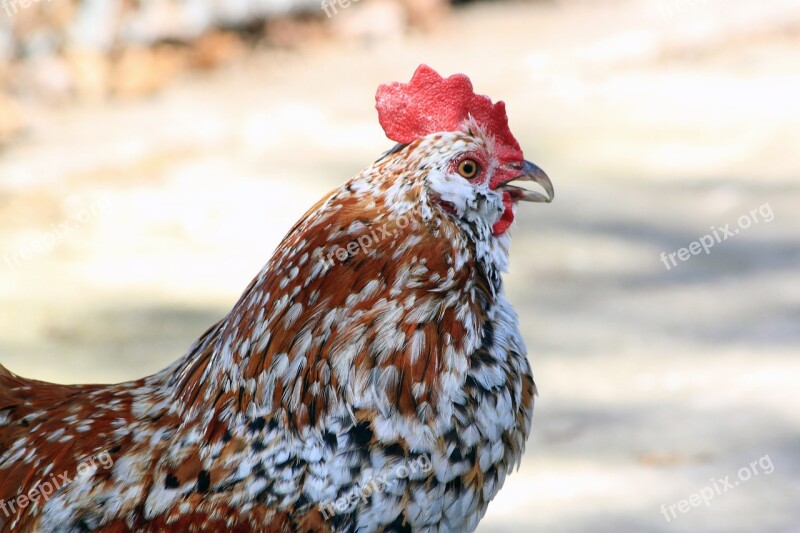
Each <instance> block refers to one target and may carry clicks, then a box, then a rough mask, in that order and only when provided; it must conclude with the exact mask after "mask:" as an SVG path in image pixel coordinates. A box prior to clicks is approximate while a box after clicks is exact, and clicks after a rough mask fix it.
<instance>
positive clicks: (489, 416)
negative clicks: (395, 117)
mask: <svg viewBox="0 0 800 533" xmlns="http://www.w3.org/2000/svg"><path fill="white" fill-rule="evenodd" d="M465 154H467V155H470V156H471V157H476V158H478V159H479V160H480V161H481V163H482V164H481V172H480V174H478V175H477V176H476V178H475V179H465V178H464V177H462V175H459V173H458V172H457V171H456V170H455V167H454V162H457V161H459V160H461V159H463V157H464V155H465ZM501 155H502V154H501V151H500V150H499V148H498V147H497V146H496V138H495V135H494V134H493V132H492V131H489V130H487V128H485V127H484V125H483V124H481V123H479V122H478V121H477V120H476V119H475V118H474V117H467V118H465V119H464V120H462V121H461V122H459V125H458V128H456V129H455V131H435V132H432V133H430V134H427V135H423V136H420V137H419V138H417V139H415V140H414V141H413V142H410V143H405V144H401V145H398V146H397V147H396V148H395V149H394V150H392V151H390V152H388V153H387V154H385V155H384V156H383V157H381V158H380V159H379V160H378V161H376V162H375V163H374V164H373V165H371V166H370V167H368V168H367V169H365V170H364V171H362V172H361V173H359V174H358V175H357V176H355V177H354V178H352V179H351V180H349V181H348V182H346V183H345V184H344V185H342V186H341V187H339V188H338V189H336V190H335V191H333V192H332V193H331V194H330V195H328V196H327V197H325V198H323V199H322V200H321V201H320V202H319V203H318V204H317V205H316V206H314V207H313V208H312V209H311V210H309V212H308V213H307V214H306V215H305V216H304V217H303V218H302V219H301V220H300V221H299V222H298V223H297V224H295V226H294V227H293V228H292V229H291V230H290V231H289V233H288V234H287V236H286V237H285V238H284V240H283V242H282V243H281V245H280V246H279V248H278V249H277V250H276V252H275V253H274V255H273V257H272V258H271V259H270V261H269V262H268V263H267V264H266V266H265V267H264V268H263V269H262V271H261V272H260V273H259V274H258V276H256V278H255V279H254V280H253V282H252V283H251V284H250V286H249V287H248V288H247V289H246V290H245V292H244V294H243V295H242V297H241V298H240V300H239V301H238V303H237V304H236V305H235V306H234V308H233V309H232V311H231V312H230V313H229V314H228V316H227V317H225V318H224V319H223V320H221V321H220V322H219V323H218V324H216V325H215V326H213V327H212V328H210V329H209V330H208V331H207V332H206V333H205V334H204V335H203V336H202V337H201V338H200V339H198V341H197V342H196V343H195V344H194V345H193V346H192V347H191V348H190V350H189V351H188V353H187V354H186V355H185V356H184V357H183V358H182V359H180V360H179V361H177V362H176V363H175V364H173V365H171V366H170V367H169V368H167V369H165V370H164V371H162V372H160V373H158V374H156V375H154V376H150V377H148V378H144V379H142V380H138V381H135V382H130V383H124V384H120V385H108V386H89V387H78V386H61V385H52V384H44V383H40V382H35V381H32V380H27V379H24V378H20V377H18V376H15V375H13V374H11V373H8V372H7V371H5V370H0V475H2V476H4V480H5V481H4V482H3V483H2V485H1V486H0V498H3V499H5V500H9V499H15V498H18V497H19V496H20V495H25V494H28V492H29V491H30V490H31V489H33V488H35V487H36V486H37V484H39V483H41V480H42V479H43V476H45V475H46V474H47V473H49V472H50V471H56V472H59V473H60V472H70V473H73V472H74V470H75V469H76V468H77V465H79V464H80V463H81V461H84V460H85V459H86V458H87V457H92V456H93V455H95V454H99V453H108V454H109V456H110V457H112V458H113V461H114V464H113V467H111V468H109V469H102V468H98V469H95V470H94V471H92V472H89V473H88V474H87V475H85V476H82V477H76V478H75V479H74V480H73V481H72V482H71V483H69V484H66V485H65V486H63V487H61V488H60V489H59V490H58V491H57V492H55V493H54V494H53V495H52V496H50V497H49V498H48V499H47V500H46V501H43V500H41V499H40V501H39V502H37V503H36V504H31V505H28V506H27V507H25V508H21V509H19V510H18V512H16V513H14V514H12V516H11V517H10V519H6V520H5V521H3V517H2V516H0V524H3V526H2V527H3V529H4V530H21V531H25V530H30V529H38V530H41V531H86V530H102V531H127V530H136V531H159V530H165V529H168V530H181V531H183V530H188V531H192V530H195V531H201V530H214V529H220V528H224V529H230V530H235V531H298V530H304V531H409V530H412V531H470V530H473V529H475V527H477V524H478V522H479V520H480V519H481V517H482V516H483V515H484V513H485V512H486V509H487V506H488V504H489V502H490V501H491V500H492V498H494V496H495V495H496V494H497V491H498V490H500V488H501V486H502V484H503V481H504V479H505V476H506V475H507V473H509V472H510V471H511V470H512V468H513V467H514V466H515V465H517V464H518V463H519V461H520V459H521V456H522V453H523V450H524V446H525V440H526V438H527V436H528V434H529V431H530V424H531V415H532V409H533V398H534V395H535V386H534V383H533V378H532V375H531V370H530V367H529V364H528V360H527V358H526V352H525V346H524V343H523V340H522V335H521V333H520V331H519V325H518V321H517V317H516V315H515V313H514V311H513V309H512V308H511V305H510V304H509V302H508V300H507V299H506V297H505V294H504V290H503V283H502V278H501V274H502V273H503V272H504V271H506V269H507V267H508V247H509V243H510V241H509V237H508V233H506V231H505V229H506V226H502V228H503V229H502V230H501V231H498V230H497V228H498V224H499V221H500V220H501V218H503V217H506V219H508V220H510V219H512V218H513V213H510V214H509V213H508V212H507V211H508V209H514V208H515V204H516V202H512V203H513V204H514V205H511V207H509V202H508V194H509V193H508V191H506V190H504V189H503V187H502V186H500V187H498V186H497V185H496V182H497V175H498V173H499V172H501V167H503V165H505V164H506V163H507V161H506V160H505V159H503V157H505V156H503V157H501ZM515 168H516V167H515ZM506 171H508V170H507V169H506ZM493 184H495V185H493ZM509 217H511V218H509ZM364 236H370V239H369V241H370V244H369V246H367V245H366V244H365V243H366V242H367V239H366V238H365V237H364ZM352 243H358V245H357V246H351V245H352ZM339 250H345V251H347V253H346V254H344V253H341V252H338V251H339ZM0 368H1V367H0ZM68 437H69V438H68ZM422 464H424V465H425V466H426V468H425V469H420V468H419V465H422ZM409 465H411V466H412V467H414V468H413V469H412V470H413V471H408V472H407V475H404V476H398V475H397V472H398V471H401V472H406V471H407V470H409V468H410V467H409ZM380 480H383V481H381V482H379V481H380ZM386 480H390V481H386ZM366 487H371V488H370V490H369V494H368V495H367V496H364V491H365V490H366ZM354 492H355V493H358V494H359V495H360V496H361V497H359V498H357V499H356V500H355V501H353V502H349V501H347V500H346V498H347V496H348V495H349V494H352V493H354ZM343 498H345V502H346V505H340V504H341V501H342V499H343Z"/></svg>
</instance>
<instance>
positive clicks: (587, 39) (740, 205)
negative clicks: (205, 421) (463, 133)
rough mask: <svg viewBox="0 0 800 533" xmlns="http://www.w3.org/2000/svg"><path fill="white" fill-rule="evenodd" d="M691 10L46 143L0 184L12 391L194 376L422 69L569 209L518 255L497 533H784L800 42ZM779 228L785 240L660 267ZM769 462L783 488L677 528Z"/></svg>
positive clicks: (0, 271) (555, 31)
mask: <svg viewBox="0 0 800 533" xmlns="http://www.w3.org/2000/svg"><path fill="white" fill-rule="evenodd" d="M696 4H697V7H696V10H695V11H692V9H691V6H692V3H691V2H688V3H679V2H675V3H674V5H673V4H671V3H669V2H667V1H666V0H665V2H663V3H660V2H652V3H648V2H615V3H612V5H610V6H606V7H605V8H602V7H598V6H596V5H594V3H588V2H585V3H584V2H566V3H563V4H555V3H553V4H551V3H545V4H531V5H518V4H495V3H492V4H488V3H487V4H477V5H472V6H469V7H467V8H464V9H461V10H459V11H457V12H456V13H455V15H454V17H453V18H451V19H450V20H449V21H448V23H447V24H446V25H445V26H444V27H442V28H441V29H440V30H439V31H437V32H434V33H433V34H432V35H429V36H422V35H412V36H410V37H409V38H408V39H406V40H405V41H404V42H402V43H398V42H394V41H392V42H386V43H382V44H377V45H376V46H374V47H362V46H356V45H342V46H341V47H328V48H325V49H304V50H303V51H298V52H294V53H292V52H286V51H265V52H260V53H258V54H256V55H255V56H254V57H250V58H248V59H245V60H243V61H242V62H241V63H237V64H236V65H234V66H231V67H229V68H226V69H224V70H221V71H217V72H214V73H209V74H203V75H196V76H193V77H190V78H187V79H185V80H183V81H182V82H180V83H179V84H177V85H175V86H173V87H171V88H169V89H167V90H166V91H164V92H163V93H161V94H159V95H157V96H154V97H153V98H151V99H149V100H144V101H133V102H118V103H116V104H114V105H100V104H86V105H85V106H83V107H80V108H77V109H74V108H73V109H65V110H61V111H54V112H53V113H52V115H51V116H50V115H48V116H46V117H45V116H42V117H34V123H35V124H40V125H42V127H37V128H34V129H33V130H32V131H31V132H30V133H29V135H28V136H27V137H26V138H24V139H22V140H20V141H19V142H18V143H16V144H15V145H13V146H11V147H9V148H8V149H6V150H5V151H4V152H2V153H1V154H0V176H1V178H0V251H2V253H3V254H4V255H3V257H1V258H0V363H2V364H3V365H6V366H8V367H9V368H10V369H11V370H13V371H15V372H17V373H20V374H22V375H26V376H31V377H36V378H39V379H47V380H53V381H59V382H93V381H122V380H126V379H131V378H134V377H139V376H142V375H145V374H148V373H152V372H154V371H156V370H158V369H160V368H163V367H164V366H165V365H166V364H167V363H169V362H171V361H173V360H174V359H176V358H177V357H178V356H179V355H181V354H182V353H183V351H184V350H185V349H186V348H187V347H188V346H189V344H190V343H191V342H192V341H193V340H194V339H195V338H196V337H197V336H199V335H200V334H201V333H202V332H203V331H204V330H205V329H206V327H208V326H209V325H211V324H212V323H213V322H214V321H215V320H218V319H219V318H222V317H223V316H224V314H225V313H226V312H227V310H228V309H229V308H230V307H231V306H232V305H233V303H234V302H235V300H236V298H237V297H238V295H239V293H240V292H241V291H242V290H243V289H244V288H245V286H246V285H247V284H248V282H249V281H250V279H251V278H252V276H253V275H255V273H256V272H257V271H258V269H259V268H260V267H261V265H262V264H263V263H264V262H265V261H266V260H267V258H268V257H269V255H270V253H271V251H272V250H273V249H274V247H275V246H276V245H277V243H278V242H279V241H280V239H281V238H282V236H283V235H284V234H285V233H286V231H288V229H289V228H290V227H291V226H292V224H293V223H294V221H295V220H296V219H297V218H298V217H300V216H301V215H302V213H303V212H305V210H306V209H307V208H308V207H309V206H310V205H312V204H313V203H314V202H315V201H316V200H317V199H318V198H319V197H320V196H321V195H323V194H324V193H325V192H326V191H328V190H330V189H331V188H333V187H335V186H336V185H338V184H339V183H341V182H342V181H344V180H345V179H347V178H348V177H349V176H350V175H352V174H353V173H355V172H356V171H358V170H359V169H361V168H362V167H364V166H366V165H367V164H368V163H370V162H371V161H372V160H374V159H375V158H376V157H377V156H378V155H379V154H380V153H381V152H382V151H383V150H385V149H387V148H389V147H390V146H391V142H389V141H387V140H386V139H385V138H384V136H383V133H382V131H381V130H380V127H379V125H378V122H377V118H376V115H375V112H374V109H373V105H374V100H373V94H374V90H375V87H376V86H377V84H378V83H380V82H384V81H387V80H394V79H406V78H408V76H410V74H411V72H412V71H413V69H414V67H415V66H416V65H417V64H418V63H420V62H426V63H429V64H431V65H432V66H434V67H436V68H437V69H438V70H439V71H440V72H442V73H452V72H465V73H468V74H469V75H470V77H471V78H472V80H473V82H474V84H475V85H476V88H477V90H478V91H479V92H485V93H487V94H489V95H491V96H492V97H494V98H501V99H503V100H505V101H506V104H507V107H508V113H509V118H510V125H511V128H512V130H513V131H514V132H515V133H516V134H517V137H518V138H519V139H520V142H521V144H522V145H523V148H524V150H525V153H526V156H527V157H528V158H530V159H532V160H534V161H536V162H537V163H539V164H540V165H541V166H542V167H543V168H544V169H545V170H547V171H548V173H549V174H550V176H551V178H552V179H553V182H554V185H555V189H556V201H555V202H554V203H553V204H552V205H546V206H545V205H523V206H522V208H521V212H520V213H519V214H518V216H517V220H518V225H517V227H516V228H515V229H514V235H515V239H514V244H513V251H512V262H511V264H512V269H511V272H510V274H509V276H508V277H507V280H508V286H509V289H508V292H509V294H510V298H511V300H512V301H513V302H514V304H515V306H516V309H517V311H518V313H519V315H520V318H521V322H522V325H523V331H524V333H525V337H526V340H527V343H528V347H529V350H530V352H531V360H532V364H533V369H534V374H535V377H536V381H537V384H538V386H539V391H540V398H539V399H538V402H537V404H536V409H535V416H534V429H533V436H532V438H531V440H530V441H529V443H528V451H527V456H526V457H525V459H524V460H523V463H522V468H521V470H520V472H518V473H514V474H512V475H511V476H510V477H509V478H508V479H507V481H506V488H505V489H504V490H503V491H501V492H500V495H499V496H498V498H497V500H496V502H495V503H494V504H493V505H492V506H490V508H489V512H488V514H487V517H486V519H485V521H484V522H483V523H482V525H481V528H480V531H486V532H491V531H508V532H517V531H530V530H538V531H643V530H647V531H688V530H691V531H722V530H724V531H752V530H763V531H768V530H769V531H789V530H791V529H792V528H793V527H795V526H796V525H797V524H800V509H798V508H797V506H796V502H797V499H798V497H800V482H798V481H797V480H798V479H800V455H798V449H800V437H798V435H799V434H800V433H799V430H800V392H798V390H797V387H796V377H797V376H798V374H799V371H800V359H799V358H798V356H800V270H798V265H800V234H798V226H800V211H798V209H797V205H798V204H799V203H800V183H799V182H798V178H800V162H798V161H799V160H798V158H797V156H796V147H797V144H798V141H800V103H799V102H800V99H798V98H797V95H798V94H800V54H798V53H797V52H798V47H800V37H799V36H798V35H799V34H798V28H800V25H798V24H800V18H797V19H792V18H791V17H788V16H786V17H781V16H780V14H781V11H780V10H779V9H778V8H775V9H773V10H772V11H770V9H766V10H765V11H764V12H758V9H757V8H755V7H753V8H749V9H752V10H753V11H754V12H753V13H750V14H749V15H747V16H748V17H750V18H749V19H747V20H749V23H748V24H749V25H748V24H742V23H740V21H739V20H738V18H736V17H734V16H733V15H732V14H731V13H730V12H728V15H729V19H730V20H728V19H726V18H725V17H722V16H721V15H720V14H721V13H725V12H726V10H725V9H724V7H723V6H721V4H724V3H723V2H711V1H709V2H697V3H696ZM677 5H681V6H683V7H682V8H681V10H677V8H675V9H673V11H674V12H673V11H667V15H665V14H664V13H665V11H664V10H665V9H668V8H669V9H672V8H673V7H675V6H677ZM737 5H744V4H742V3H737ZM750 5H755V4H750ZM775 5H776V6H784V7H785V5H788V4H787V3H780V2H776V3H775ZM665 6H666V7H665ZM670 13H671V15H670ZM340 16H343V15H340ZM742 16H744V15H742ZM776 19H781V20H780V22H781V24H778V25H776V24H775V21H776ZM704 24H705V26H704ZM708 25H711V26H713V27H711V26H708ZM693 28H694V29H693ZM697 28H700V29H697ZM702 28H706V30H702ZM709 28H710V29H709ZM770 28H773V29H774V28H778V29H774V31H770ZM787 28H789V29H787ZM790 30H791V31H790ZM478 34H480V35H481V37H482V40H481V41H479V42H478V41H472V40H470V39H469V38H465V37H464V36H469V35H478ZM387 58H391V59H387ZM764 205H767V206H768V207H769V211H770V212H771V213H772V214H773V215H774V216H773V217H772V219H771V220H769V221H768V220H767V218H768V217H763V216H762V217H760V218H759V220H758V221H757V222H753V223H751V224H750V225H749V227H747V228H741V231H740V232H739V233H736V234H735V236H733V237H731V238H729V239H727V240H724V241H721V242H717V243H715V245H714V246H713V248H711V249H710V252H709V253H708V254H706V253H703V252H701V253H700V254H698V255H691V257H689V258H688V260H685V261H679V262H678V263H677V264H676V265H674V266H670V268H669V269H668V268H667V267H665V264H664V263H663V262H662V255H661V254H662V252H663V253H666V254H670V253H673V252H677V251H678V250H680V249H681V248H684V247H688V246H689V245H690V243H692V242H693V241H696V240H698V239H700V238H701V237H703V236H704V235H706V234H709V233H711V232H712V231H713V230H712V227H715V228H719V227H721V226H724V225H726V224H731V227H735V226H737V224H738V223H739V222H738V221H739V220H740V217H742V216H747V215H748V214H749V213H750V212H751V211H752V210H753V209H758V208H760V207H761V206H764ZM765 212H766V211H765ZM65 222H69V224H68V226H69V227H64V224H65ZM37 243H38V244H37ZM765 455H769V457H770V458H771V460H772V462H773V463H774V472H772V473H770V474H764V473H762V474H761V475H758V476H754V477H753V478H752V479H749V480H747V481H746V482H742V483H741V484H740V485H739V486H737V487H736V488H735V489H734V490H730V491H729V492H726V493H724V494H720V495H717V496H716V497H715V498H714V499H713V500H712V501H711V502H710V503H709V505H705V504H702V505H701V506H698V507H692V508H691V509H690V510H689V511H688V512H685V513H678V515H677V517H676V518H674V519H672V520H671V521H668V520H666V519H665V517H664V515H663V514H662V511H661V506H662V504H666V505H673V504H676V503H677V502H679V501H680V500H683V499H688V498H689V497H690V496H691V495H692V494H693V493H695V492H698V491H699V490H701V489H702V488H703V487H705V486H706V485H708V484H709V483H710V479H712V478H713V479H719V478H723V477H725V476H735V475H736V473H737V471H738V470H739V469H740V468H741V467H746V466H747V465H748V464H750V463H751V462H752V461H754V460H757V459H758V458H760V457H763V456H765Z"/></svg>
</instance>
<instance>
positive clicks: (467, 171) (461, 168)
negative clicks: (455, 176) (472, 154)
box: [457, 159, 478, 179]
mask: <svg viewBox="0 0 800 533" xmlns="http://www.w3.org/2000/svg"><path fill="white" fill-rule="evenodd" d="M457 170H458V173H459V174H461V176H462V177H464V178H467V179H472V178H474V177H475V176H476V175H477V174H478V163H476V162H475V160H474V159H464V160H463V161H461V162H460V163H459V164H458V169H457Z"/></svg>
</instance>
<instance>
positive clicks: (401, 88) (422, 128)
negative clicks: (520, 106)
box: [375, 65, 522, 161]
mask: <svg viewBox="0 0 800 533" xmlns="http://www.w3.org/2000/svg"><path fill="white" fill-rule="evenodd" d="M375 101H376V102H377V104H376V106H375V107H376V108H377V109H378V120H380V123H381V126H382V127H383V131H385V132H386V136H387V137H389V138H390V139H392V140H393V141H396V142H399V143H404V144H406V143H410V142H412V141H415V140H416V139H419V138H420V137H424V136H425V135H428V134H431V133H436V132H439V131H459V130H460V129H461V128H462V126H463V124H464V121H465V120H467V118H468V117H470V116H472V117H473V118H474V119H475V120H476V121H477V123H478V124H479V125H480V126H482V127H483V128H485V129H486V131H487V132H488V133H490V134H492V135H493V136H494V138H495V149H496V150H497V153H498V155H499V157H500V158H502V159H507V160H514V161H518V160H521V159H522V150H521V149H520V147H519V143H518V142H517V140H516V139H515V138H514V136H513V135H512V134H511V130H509V129H508V117H506V106H505V104H504V103H503V102H497V103H496V104H493V103H492V101H491V99H489V97H488V96H483V95H480V94H475V93H474V92H473V90H472V83H471V82H470V81H469V78H467V77H466V76H465V75H464V74H455V75H453V76H450V77H449V78H442V77H441V76H440V75H439V74H437V73H436V71H435V70H433V69H432V68H431V67H429V66H428V65H420V66H419V68H417V71H416V72H415V73H414V76H413V77H412V78H411V81H410V82H409V83H399V82H394V83H388V84H383V85H381V86H380V87H378V92H377V93H376V94H375Z"/></svg>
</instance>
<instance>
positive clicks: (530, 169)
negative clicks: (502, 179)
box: [502, 161, 555, 204]
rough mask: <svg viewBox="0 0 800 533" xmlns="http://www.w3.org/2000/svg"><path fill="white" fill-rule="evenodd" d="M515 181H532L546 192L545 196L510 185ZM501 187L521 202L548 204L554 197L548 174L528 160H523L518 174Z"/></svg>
mask: <svg viewBox="0 0 800 533" xmlns="http://www.w3.org/2000/svg"><path fill="white" fill-rule="evenodd" d="M515 181H532V182H534V183H538V184H539V185H541V187H542V189H544V191H545V192H546V193H547V196H545V195H543V194H542V193H539V192H536V191H530V190H528V189H523V188H522V187H516V186H514V185H512V183H513V182H515ZM502 188H503V189H504V190H506V191H508V192H509V193H511V196H512V198H513V199H514V200H522V201H523V202H543V203H548V204H549V203H550V202H552V201H553V198H554V197H555V192H554V191H553V183H552V182H551V181H550V178H549V177H548V175H547V174H546V173H545V171H544V170H542V169H541V168H539V167H538V166H537V165H535V164H533V163H531V162H530V161H523V165H522V170H521V172H520V174H519V175H518V176H516V177H515V178H513V179H512V180H510V181H508V182H507V183H505V184H503V186H502Z"/></svg>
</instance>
